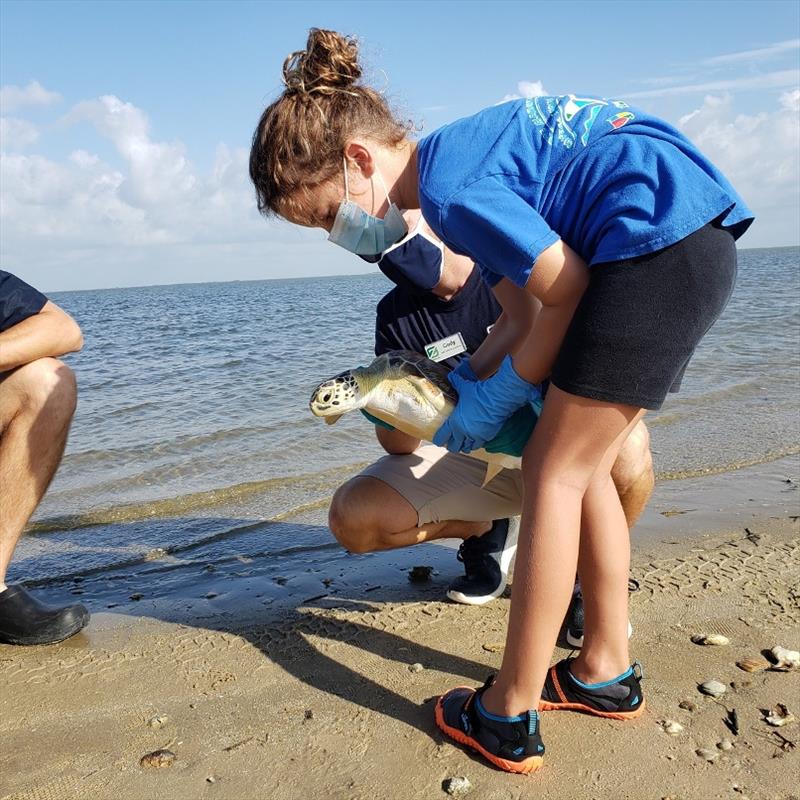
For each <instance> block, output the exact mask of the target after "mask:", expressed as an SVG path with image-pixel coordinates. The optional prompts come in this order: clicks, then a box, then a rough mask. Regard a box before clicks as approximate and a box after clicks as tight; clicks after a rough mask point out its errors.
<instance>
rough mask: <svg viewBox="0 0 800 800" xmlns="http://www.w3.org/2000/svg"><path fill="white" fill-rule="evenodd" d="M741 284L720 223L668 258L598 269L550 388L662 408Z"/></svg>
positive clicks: (658, 255)
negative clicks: (734, 290)
mask: <svg viewBox="0 0 800 800" xmlns="http://www.w3.org/2000/svg"><path fill="white" fill-rule="evenodd" d="M735 280H736V246H735V244H734V238H733V235H732V234H731V233H730V232H729V231H728V230H725V229H724V228H722V227H721V226H720V225H719V224H718V223H717V221H716V220H715V221H714V222H710V223H708V224H707V225H705V226H704V227H702V228H700V229H699V230H697V231H695V232H694V233H692V234H690V235H689V236H687V237H686V238H685V239H682V240H681V241H679V242H676V243H675V244H673V245H670V246H669V247H665V248H664V249H663V250H657V251H656V252H654V253H647V254H646V255H643V256H637V257H636V258H630V259H625V260H623V261H612V262H608V263H605V264H595V265H594V266H592V268H591V275H590V278H589V286H588V288H587V289H586V292H585V293H584V295H583V297H582V299H581V301H580V303H579V305H578V308H577V310H576V312H575V316H574V317H573V319H572V322H571V324H570V326H569V329H568V330H567V335H566V337H565V338H564V343H563V344H562V346H561V350H560V352H559V354H558V357H557V358H556V363H555V365H554V367H553V373H552V382H553V383H554V384H555V385H556V386H558V388H559V389H562V390H563V391H565V392H569V393H570V394H575V395H579V396H581V397H589V398H592V399H594V400H606V401H608V402H611V403H624V404H625V405H630V406H636V407H637V408H647V409H658V408H661V404H662V403H663V402H664V398H665V397H666V396H667V393H668V392H670V391H672V392H677V391H678V389H679V388H680V384H681V380H682V378H683V373H684V371H685V370H686V366H687V365H688V363H689V360H690V359H691V357H692V354H693V353H694V351H695V348H696V347H697V345H698V343H699V342H700V340H701V339H702V338H703V337H704V336H705V335H706V333H707V332H708V329H709V328H710V327H711V326H712V325H713V324H714V322H716V320H717V319H718V318H719V316H720V314H721V313H722V311H723V309H724V308H725V306H726V305H727V303H728V300H729V299H730V296H731V293H732V292H733V286H734V283H735Z"/></svg>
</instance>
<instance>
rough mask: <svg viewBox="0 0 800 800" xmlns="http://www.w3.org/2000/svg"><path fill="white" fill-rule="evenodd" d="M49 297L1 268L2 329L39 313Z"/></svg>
mask: <svg viewBox="0 0 800 800" xmlns="http://www.w3.org/2000/svg"><path fill="white" fill-rule="evenodd" d="M45 303H47V298H46V297H45V296H44V295H43V294H42V293H41V292H40V291H37V290H36V289H34V288H33V286H29V285H28V284H27V283H25V281H23V280H20V279H19V278H18V277H17V276H16V275H12V274H11V273H10V272H3V270H0V331H6V330H8V329H9V328H13V327H14V325H17V324H18V323H20V322H22V321H23V320H25V319H28V317H32V316H34V315H35V314H38V313H39V312H40V311H41V310H42V309H43V308H44V306H45Z"/></svg>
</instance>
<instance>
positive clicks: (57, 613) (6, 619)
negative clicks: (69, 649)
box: [0, 586, 89, 644]
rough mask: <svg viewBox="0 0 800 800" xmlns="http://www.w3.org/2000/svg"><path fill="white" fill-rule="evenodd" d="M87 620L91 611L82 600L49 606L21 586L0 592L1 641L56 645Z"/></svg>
mask: <svg viewBox="0 0 800 800" xmlns="http://www.w3.org/2000/svg"><path fill="white" fill-rule="evenodd" d="M88 622H89V612H88V611H87V610H86V608H85V607H84V606H82V605H81V604H80V603H76V604H75V605H71V606H66V607H65V608H53V607H51V606H46V605H45V604H44V603H40V602H39V601H38V600H37V599H36V598H35V597H33V596H32V595H30V594H28V592H26V591H25V589H23V588H22V586H9V587H8V588H7V589H6V590H5V591H3V592H0V643H5V644H55V643H56V642H61V641H63V640H64V639H69V637H70V636H74V635H75V634H76V633H77V632H78V631H79V630H81V629H82V628H85V627H86V625H87V624H88Z"/></svg>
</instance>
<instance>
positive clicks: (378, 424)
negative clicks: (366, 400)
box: [359, 408, 397, 431]
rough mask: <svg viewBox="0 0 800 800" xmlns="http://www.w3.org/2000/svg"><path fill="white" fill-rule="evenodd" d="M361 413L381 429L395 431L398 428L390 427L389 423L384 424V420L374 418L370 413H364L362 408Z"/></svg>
mask: <svg viewBox="0 0 800 800" xmlns="http://www.w3.org/2000/svg"><path fill="white" fill-rule="evenodd" d="M359 411H360V412H361V413H362V414H363V415H364V416H365V417H366V418H367V419H368V420H369V421H370V422H371V423H372V424H373V425H377V426H378V427H379V428H386V430H387V431H395V430H397V428H395V427H394V425H390V424H389V423H388V422H384V421H383V420H382V419H378V418H377V417H373V416H372V414H370V413H369V411H364V409H363V408H360V409H359Z"/></svg>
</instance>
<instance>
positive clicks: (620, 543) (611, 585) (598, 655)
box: [571, 473, 631, 683]
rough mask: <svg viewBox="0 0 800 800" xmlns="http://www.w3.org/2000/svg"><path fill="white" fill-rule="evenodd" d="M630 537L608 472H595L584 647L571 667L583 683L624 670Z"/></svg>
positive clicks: (585, 512)
mask: <svg viewBox="0 0 800 800" xmlns="http://www.w3.org/2000/svg"><path fill="white" fill-rule="evenodd" d="M630 556H631V548H630V536H629V534H628V525H627V521H626V520H625V515H624V514H623V512H622V506H621V505H620V501H619V497H618V495H617V490H616V488H615V487H614V484H613V482H612V480H611V476H610V474H609V473H606V474H605V475H600V476H596V477H595V478H593V479H592V482H591V483H590V484H589V488H588V489H587V490H586V494H584V496H583V509H582V516H581V545H580V552H579V556H578V572H579V573H580V576H581V592H582V594H583V608H584V613H585V615H586V616H585V622H584V638H583V647H582V648H581V652H580V654H579V656H578V658H577V659H576V660H575V661H574V662H572V664H571V670H572V673H573V675H575V677H576V678H578V679H579V680H581V681H583V682H584V683H597V682H600V681H605V680H609V679H611V678H614V677H616V676H617V675H620V674H622V673H623V672H624V671H625V670H626V669H628V667H629V666H630V658H629V656H628V574H629V570H630Z"/></svg>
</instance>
